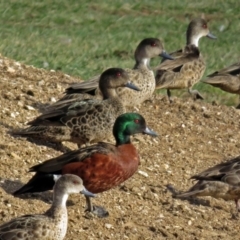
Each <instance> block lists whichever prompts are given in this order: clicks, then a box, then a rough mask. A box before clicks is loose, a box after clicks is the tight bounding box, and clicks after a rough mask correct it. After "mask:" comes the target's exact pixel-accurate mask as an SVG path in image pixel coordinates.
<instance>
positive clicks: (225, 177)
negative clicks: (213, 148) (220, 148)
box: [176, 156, 240, 212]
mask: <svg viewBox="0 0 240 240" xmlns="http://www.w3.org/2000/svg"><path fill="white" fill-rule="evenodd" d="M191 179H195V180H198V182H197V183H196V184H195V185H194V186H193V187H191V188H190V189H189V190H188V191H186V192H184V193H180V194H177V195H176V197H178V198H185V197H191V196H193V197H197V196H211V197H214V198H222V199H224V200H226V201H228V200H234V201H235V203H236V207H237V212H239V211H240V203H239V199H240V156H237V157H236V158H234V159H231V160H229V161H227V162H224V163H221V164H217V165H216V166H214V167H211V168H209V169H207V170H205V171H203V172H201V173H199V174H197V175H194V176H192V177H191Z"/></svg>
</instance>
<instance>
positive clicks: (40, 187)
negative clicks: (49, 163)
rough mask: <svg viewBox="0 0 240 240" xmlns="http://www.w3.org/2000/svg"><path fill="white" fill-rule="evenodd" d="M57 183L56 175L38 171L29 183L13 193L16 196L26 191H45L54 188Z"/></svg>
mask: <svg viewBox="0 0 240 240" xmlns="http://www.w3.org/2000/svg"><path fill="white" fill-rule="evenodd" d="M54 184H55V181H54V175H53V174H46V173H36V174H35V175H34V176H33V177H32V178H31V179H30V180H29V182H28V183H27V184H25V185H24V186H23V187H21V188H20V189H18V190H17V191H15V192H14V193H13V195H14V196H17V195H20V194H24V193H34V192H44V191H48V190H52V189H53V186H54Z"/></svg>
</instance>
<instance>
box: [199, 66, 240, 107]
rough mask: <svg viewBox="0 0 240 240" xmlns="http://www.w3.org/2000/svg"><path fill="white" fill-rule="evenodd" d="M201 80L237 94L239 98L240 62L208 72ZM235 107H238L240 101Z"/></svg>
mask: <svg viewBox="0 0 240 240" xmlns="http://www.w3.org/2000/svg"><path fill="white" fill-rule="evenodd" d="M201 82H204V83H207V84H210V85H212V86H214V87H218V88H220V89H222V90H223V91H226V92H229V93H235V94H238V95H239V98H240V62H238V63H234V64H232V65H230V66H229V67H226V68H223V69H221V70H219V71H216V72H214V73H212V74H209V75H208V76H207V78H206V79H204V80H202V81H201ZM237 108H238V109H239V108H240V102H239V105H238V106H237Z"/></svg>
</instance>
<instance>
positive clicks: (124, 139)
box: [14, 113, 157, 217]
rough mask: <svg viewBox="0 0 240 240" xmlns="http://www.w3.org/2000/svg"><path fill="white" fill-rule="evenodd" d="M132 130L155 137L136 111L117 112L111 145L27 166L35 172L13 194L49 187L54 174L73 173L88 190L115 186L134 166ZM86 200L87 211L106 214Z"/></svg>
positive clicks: (131, 173)
mask: <svg viewBox="0 0 240 240" xmlns="http://www.w3.org/2000/svg"><path fill="white" fill-rule="evenodd" d="M136 133H143V134H148V135H152V136H157V134H156V133H155V132H153V131H152V130H150V129H149V128H148V127H147V126H146V121H145V119H144V118H143V117H142V116H141V115H140V114H138V113H125V114H122V115H120V116H119V117H118V118H117V119H116V121H115V124H114V126H113V135H114V138H115V140H116V144H115V145H113V144H110V143H106V142H99V143H97V144H95V145H91V146H88V147H84V148H80V149H78V150H75V151H71V152H67V153H65V154H63V155H61V156H59V157H56V158H52V159H50V160H47V161H45V162H43V163H41V164H39V165H36V166H34V167H32V168H30V172H36V174H35V175H34V176H33V177H32V179H30V181H29V182H28V183H27V184H26V185H25V186H23V187H22V188H21V189H19V190H17V191H16V192H15V193H14V195H19V194H23V193H29V192H42V191H47V190H51V189H52V187H53V184H54V181H53V176H54V174H76V175H78V176H79V177H81V178H82V180H83V184H84V186H85V187H86V188H87V189H88V190H89V191H91V192H92V193H101V192H104V191H107V190H109V189H111V188H113V187H116V186H118V185H119V184H121V183H123V182H124V181H126V180H127V179H128V178H130V177H131V176H132V175H133V174H134V173H135V172H136V171H137V169H138V165H139V162H140V159H139V155H138V152H137V149H136V148H135V147H134V145H133V144H132V143H131V141H130V136H131V135H133V134H136ZM86 202H87V210H88V211H90V212H93V213H95V214H97V215H98V216H99V217H105V216H107V215H108V212H107V211H106V210H104V209H103V208H101V207H96V206H92V204H91V201H90V198H89V197H88V196H86Z"/></svg>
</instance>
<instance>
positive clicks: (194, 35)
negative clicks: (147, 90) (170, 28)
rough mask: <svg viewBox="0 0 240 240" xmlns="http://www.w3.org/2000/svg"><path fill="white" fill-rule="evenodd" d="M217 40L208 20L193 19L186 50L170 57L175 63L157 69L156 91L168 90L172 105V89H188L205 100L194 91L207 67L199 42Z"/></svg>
mask: <svg viewBox="0 0 240 240" xmlns="http://www.w3.org/2000/svg"><path fill="white" fill-rule="evenodd" d="M204 36H206V37H209V38H212V39H216V37H215V36H214V35H212V34H211V33H210V31H209V29H208V26H207V22H206V20H204V19H202V18H196V19H193V20H192V21H191V22H190V24H189V25H188V29H187V33H186V37H187V44H186V46H185V48H184V49H183V50H182V49H181V50H179V51H176V52H173V53H171V54H170V55H171V56H172V57H173V58H174V60H173V61H169V60H164V61H163V62H162V63H161V64H160V65H159V66H158V67H157V68H156V69H157V74H156V89H167V96H168V100H169V102H170V103H171V102H172V100H171V92H170V90H171V89H182V88H187V89H188V92H189V93H190V94H191V95H192V96H193V97H194V98H195V99H197V98H200V99H203V97H202V96H201V95H200V93H199V92H198V91H197V90H192V86H193V85H194V84H196V83H197V82H198V81H199V80H200V79H201V78H202V76H203V74H204V71H205V68H206V65H205V61H204V59H203V57H202V55H201V53H200V50H199V47H198V42H199V40H200V38H201V37H204Z"/></svg>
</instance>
